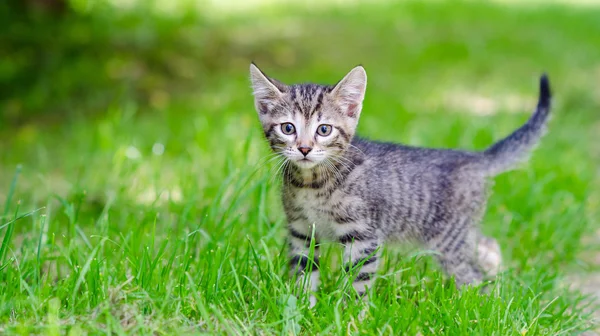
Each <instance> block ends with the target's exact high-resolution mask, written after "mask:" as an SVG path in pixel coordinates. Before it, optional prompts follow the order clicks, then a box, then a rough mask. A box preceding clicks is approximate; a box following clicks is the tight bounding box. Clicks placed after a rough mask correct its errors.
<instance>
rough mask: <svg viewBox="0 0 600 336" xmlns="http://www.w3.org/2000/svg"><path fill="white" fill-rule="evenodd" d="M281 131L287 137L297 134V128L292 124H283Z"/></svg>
mask: <svg viewBox="0 0 600 336" xmlns="http://www.w3.org/2000/svg"><path fill="white" fill-rule="evenodd" d="M281 131H282V132H283V134H285V135H290V134H294V133H295V132H296V127H294V124H292V123H283V124H281Z"/></svg>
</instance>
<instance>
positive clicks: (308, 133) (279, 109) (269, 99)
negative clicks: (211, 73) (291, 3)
mask: <svg viewBox="0 0 600 336" xmlns="http://www.w3.org/2000/svg"><path fill="white" fill-rule="evenodd" d="M250 75H251V79H252V88H253V89H254V103H255V106H256V110H257V112H258V116H259V118H260V122H261V124H262V126H263V130H264V132H265V136H266V137H267V140H269V143H270V145H271V148H272V149H273V150H274V151H275V152H277V153H279V154H281V155H283V156H284V157H286V158H287V159H289V161H290V162H292V163H293V164H295V165H296V166H298V167H299V168H303V169H310V168H313V167H315V166H317V165H319V164H326V163H327V162H328V161H329V160H331V161H338V158H339V156H340V155H341V154H342V152H343V151H345V150H346V149H347V148H348V147H349V146H350V141H351V140H352V137H353V136H354V132H355V130H356V125H357V124H358V118H359V116H360V111H361V109H362V102H363V99H364V97H365V89H366V86H367V74H366V72H365V69H363V67H362V66H357V67H356V68H354V69H352V70H351V71H350V72H349V73H348V74H347V75H346V76H345V77H344V78H343V79H342V80H341V81H340V82H339V83H338V84H336V85H335V86H323V85H317V84H297V85H285V84H283V83H281V82H279V81H277V80H275V79H272V78H269V77H267V76H266V75H265V74H264V73H263V72H262V71H260V70H259V69H258V68H257V67H256V66H255V65H254V64H251V65H250Z"/></svg>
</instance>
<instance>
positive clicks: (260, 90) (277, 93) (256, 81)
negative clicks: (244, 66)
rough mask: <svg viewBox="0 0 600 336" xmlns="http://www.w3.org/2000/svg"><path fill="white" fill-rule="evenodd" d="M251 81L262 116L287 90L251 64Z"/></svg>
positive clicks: (255, 101) (255, 100)
mask: <svg viewBox="0 0 600 336" xmlns="http://www.w3.org/2000/svg"><path fill="white" fill-rule="evenodd" d="M250 80H251V81H252V89H253V90H254V103H255V105H256V110H257V111H258V112H259V113H260V114H266V113H267V112H269V110H270V109H271V107H273V105H275V103H276V102H277V100H279V99H280V98H281V95H282V94H283V92H285V90H286V86H285V85H284V84H283V83H281V82H279V81H276V80H274V79H271V78H268V77H267V76H266V75H265V74H264V73H263V72H262V71H260V69H259V68H258V67H257V66H256V65H254V63H251V64H250Z"/></svg>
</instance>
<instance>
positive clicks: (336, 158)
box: [250, 64, 550, 305]
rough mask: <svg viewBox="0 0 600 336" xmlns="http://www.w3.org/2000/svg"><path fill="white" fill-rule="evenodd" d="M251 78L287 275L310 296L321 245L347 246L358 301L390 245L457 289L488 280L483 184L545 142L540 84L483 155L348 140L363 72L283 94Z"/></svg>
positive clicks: (254, 74) (544, 96) (255, 72)
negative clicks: (284, 226) (284, 233)
mask: <svg viewBox="0 0 600 336" xmlns="http://www.w3.org/2000/svg"><path fill="white" fill-rule="evenodd" d="M250 74H251V80H252V87H253V90H254V97H255V107H256V110H257V112H258V115H259V118H260V122H261V124H262V127H263V130H264V133H265V136H266V138H267V140H268V141H269V143H270V146H271V148H272V149H273V151H274V152H275V153H277V154H279V155H280V156H281V157H282V158H284V159H285V164H286V166H285V168H284V169H283V190H282V199H283V205H284V209H285V213H286V216H287V221H288V239H289V247H290V254H291V256H290V257H291V261H290V266H291V270H292V272H297V273H298V274H299V275H302V276H300V277H299V278H300V279H302V278H303V277H304V276H310V283H311V289H312V290H313V291H314V290H316V289H317V287H318V283H319V245H318V243H319V242H320V241H321V240H330V241H331V240H332V241H337V242H339V243H341V244H342V245H344V262H345V263H347V265H348V266H347V267H356V268H358V269H359V271H358V273H357V275H356V277H355V278H354V282H353V286H354V288H355V290H356V291H357V293H358V294H359V295H361V296H362V295H364V294H365V291H366V290H367V289H368V288H369V287H370V286H371V281H372V279H373V276H374V275H375V272H376V270H377V264H378V260H379V255H380V251H381V249H380V246H381V244H382V243H384V242H387V241H407V240H417V241H419V242H420V243H421V244H423V245H424V246H425V247H427V248H429V249H432V250H435V251H437V252H438V253H437V259H438V260H439V262H440V264H441V266H442V268H443V269H444V270H445V271H446V272H447V274H448V275H450V276H454V278H455V282H456V285H457V286H461V285H464V284H477V283H480V282H481V281H482V280H483V277H484V275H486V274H487V275H495V273H496V272H497V270H498V268H499V266H500V263H501V254H500V249H499V247H498V244H497V242H496V240H494V239H493V238H490V237H486V236H484V235H482V233H481V232H480V231H479V230H478V227H477V226H478V224H479V222H480V221H481V219H482V216H483V213H484V210H485V204H486V196H487V194H486V185H487V182H488V179H489V178H490V177H492V176H494V175H497V174H500V173H502V172H504V171H506V170H509V169H511V168H512V167H514V166H515V165H516V164H517V163H519V162H520V161H523V160H525V159H526V158H527V156H528V154H529V152H530V151H531V150H532V149H533V147H534V146H535V145H536V143H537V141H538V140H539V138H540V137H541V136H542V134H543V132H544V130H545V127H546V122H547V119H548V115H549V111H550V87H549V83H548V79H547V77H546V76H545V75H543V76H542V77H541V79H540V96H539V102H538V105H537V109H536V111H535V113H534V114H533V116H532V117H531V118H530V119H529V120H528V121H527V123H525V125H523V126H522V127H521V128H519V129H518V130H516V131H515V132H514V133H512V134H511V135H509V136H508V137H507V138H505V139H503V140H501V141H499V142H497V143H496V144H494V145H492V146H491V147H489V148H488V149H486V150H485V151H483V152H469V151H458V150H446V149H427V148H417V147H410V146H405V145H399V144H392V143H382V142H375V141H367V140H363V139H360V138H358V137H355V136H354V133H355V130H356V126H357V124H358V119H359V117H360V113H361V109H362V102H363V99H364V96H365V89H366V85H367V74H366V72H365V70H364V69H363V67H361V66H357V67H355V68H354V69H352V71H350V72H349V73H348V74H347V75H346V76H345V77H344V78H343V79H342V80H341V81H340V82H338V83H337V84H336V85H334V86H324V85H316V84H297V85H289V86H288V85H285V84H283V83H281V82H279V81H277V80H275V79H272V78H269V77H267V76H266V75H265V74H264V73H262V72H261V71H260V70H259V69H258V68H257V67H256V66H255V65H254V64H251V65H250ZM313 230H314V231H313ZM313 232H314V238H315V239H316V244H315V251H314V258H310V257H309V248H310V240H311V236H312V234H313ZM309 270H310V272H309ZM306 273H310V275H309V274H306ZM311 305H314V296H313V297H311Z"/></svg>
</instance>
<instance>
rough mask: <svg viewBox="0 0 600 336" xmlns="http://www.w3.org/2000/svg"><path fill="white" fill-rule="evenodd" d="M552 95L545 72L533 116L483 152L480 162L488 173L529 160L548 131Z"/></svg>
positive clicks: (500, 171)
mask: <svg viewBox="0 0 600 336" xmlns="http://www.w3.org/2000/svg"><path fill="white" fill-rule="evenodd" d="M551 95H552V94H551V92H550V83H549V81H548V76H546V74H543V75H542V76H541V77H540V97H539V100H538V104H537V109H536V110H535V112H534V113H533V115H532V116H531V118H529V120H527V123H525V125H523V126H521V127H520V128H519V129H517V130H516V131H514V132H513V133H512V134H511V135H509V136H507V137H506V138H504V139H502V140H500V141H498V142H496V143H495V144H494V145H492V146H491V147H489V148H488V149H487V150H485V151H484V152H483V153H482V154H483V155H482V156H481V159H482V162H480V163H481V164H482V165H483V167H481V168H483V170H484V172H485V174H486V175H492V176H493V175H497V174H500V173H502V172H504V171H507V170H510V169H512V168H515V166H517V165H518V164H519V163H521V162H523V161H525V160H527V158H528V157H529V154H530V153H531V151H532V150H533V149H534V148H535V146H536V145H537V143H538V141H539V139H540V138H541V137H542V135H544V133H545V131H546V124H547V122H548V116H549V115H550V100H551Z"/></svg>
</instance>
